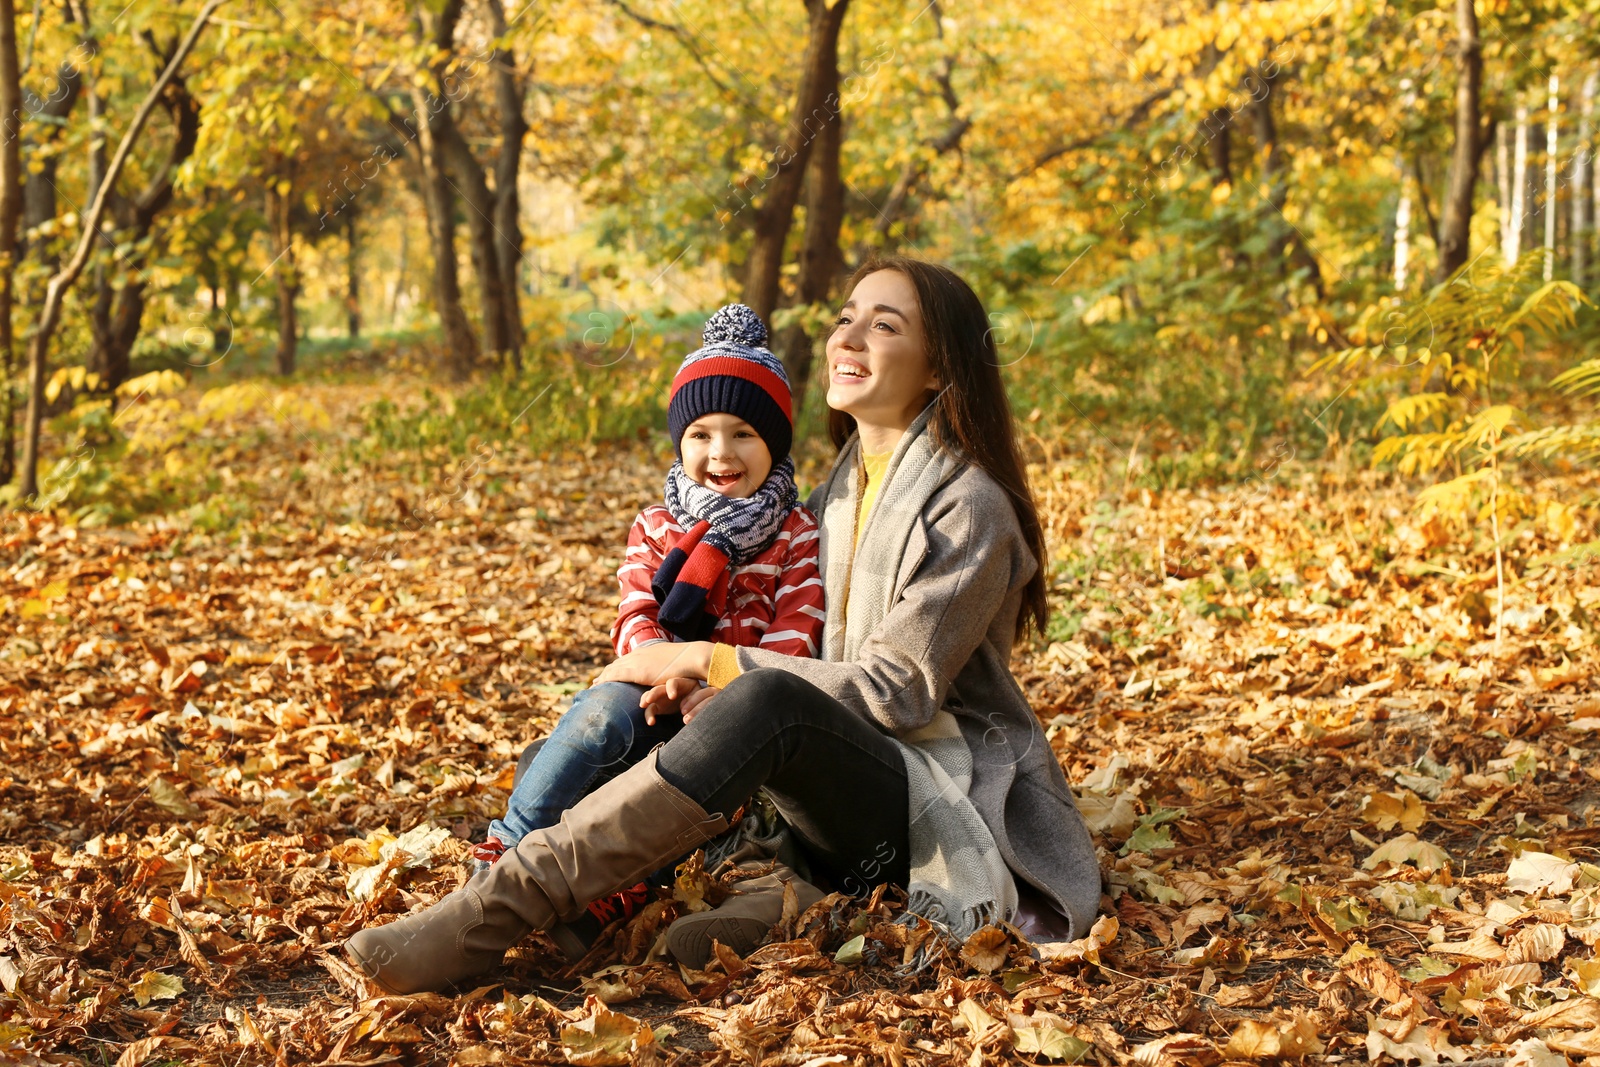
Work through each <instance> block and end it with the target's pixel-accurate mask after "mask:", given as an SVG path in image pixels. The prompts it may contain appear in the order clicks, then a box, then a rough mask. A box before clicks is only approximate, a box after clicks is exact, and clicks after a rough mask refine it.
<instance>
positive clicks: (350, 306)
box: [344, 202, 361, 341]
mask: <svg viewBox="0 0 1600 1067" xmlns="http://www.w3.org/2000/svg"><path fill="white" fill-rule="evenodd" d="M344 234H345V244H346V245H347V250H346V253H345V260H344V272H345V287H344V316H345V324H346V326H347V327H348V328H349V331H350V339H351V340H352V341H354V340H356V339H357V338H359V337H360V336H361V269H360V266H361V264H360V260H359V259H358V258H357V252H356V250H357V247H358V246H357V244H356V206H355V203H354V202H352V203H351V204H350V214H349V216H348V217H346V218H345V220H344Z"/></svg>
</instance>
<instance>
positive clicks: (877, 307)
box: [844, 300, 910, 322]
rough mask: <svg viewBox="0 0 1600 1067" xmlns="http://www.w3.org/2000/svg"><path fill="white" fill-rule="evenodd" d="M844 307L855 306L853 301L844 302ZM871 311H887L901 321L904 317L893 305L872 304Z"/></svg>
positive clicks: (902, 312)
mask: <svg viewBox="0 0 1600 1067" xmlns="http://www.w3.org/2000/svg"><path fill="white" fill-rule="evenodd" d="M844 306H845V307H847V308H853V307H855V306H856V302H855V301H854V300H846V301H845V302H844ZM872 310H873V311H887V312H889V313H891V314H894V315H899V316H900V317H901V318H902V319H904V318H905V317H906V313H905V312H904V311H901V310H900V309H899V308H897V307H895V306H894V305H893V304H873V305H872ZM906 321H908V322H909V321H910V320H909V319H907V320H906Z"/></svg>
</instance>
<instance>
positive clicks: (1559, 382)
mask: <svg viewBox="0 0 1600 1067" xmlns="http://www.w3.org/2000/svg"><path fill="white" fill-rule="evenodd" d="M1550 385H1551V386H1552V387H1553V388H1556V389H1560V390H1561V391H1562V392H1564V393H1569V394H1571V395H1573V396H1588V395H1591V394H1594V393H1600V359H1589V360H1585V361H1584V362H1582V363H1580V364H1578V365H1577V366H1576V367H1572V368H1570V369H1568V370H1564V371H1562V372H1561V373H1560V374H1558V375H1556V376H1555V377H1554V378H1553V379H1551V381H1550Z"/></svg>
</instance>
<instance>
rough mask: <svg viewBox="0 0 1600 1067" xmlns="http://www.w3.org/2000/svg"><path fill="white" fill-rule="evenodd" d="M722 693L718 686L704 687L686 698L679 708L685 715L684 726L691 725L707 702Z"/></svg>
mask: <svg viewBox="0 0 1600 1067" xmlns="http://www.w3.org/2000/svg"><path fill="white" fill-rule="evenodd" d="M720 692H722V690H720V689H718V688H717V687H716V686H713V685H703V686H701V687H700V688H699V689H696V690H695V691H694V692H692V693H690V694H689V695H688V696H686V697H684V698H683V703H682V704H680V705H679V707H678V710H679V711H681V712H682V713H683V724H684V725H685V726H687V725H689V723H690V721H691V720H693V719H694V717H695V716H696V715H698V714H700V709H701V708H703V707H705V703H706V701H708V700H710V699H711V698H712V697H713V696H715V695H716V694H718V693H720Z"/></svg>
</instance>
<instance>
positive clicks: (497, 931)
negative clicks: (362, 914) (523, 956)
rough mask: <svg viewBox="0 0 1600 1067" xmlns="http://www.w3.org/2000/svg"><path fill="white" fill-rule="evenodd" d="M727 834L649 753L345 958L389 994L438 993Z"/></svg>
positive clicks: (367, 933) (354, 943)
mask: <svg viewBox="0 0 1600 1067" xmlns="http://www.w3.org/2000/svg"><path fill="white" fill-rule="evenodd" d="M727 828H728V822H727V820H726V819H724V818H723V817H722V815H721V814H715V815H712V814H707V813H706V811H705V810H704V809H702V808H701V807H700V805H698V804H696V803H695V802H694V801H693V800H691V799H690V798H689V797H687V796H685V795H684V794H683V793H681V792H679V791H678V790H677V789H676V788H674V787H673V786H672V785H670V784H669V783H668V782H667V781H666V779H664V778H662V777H661V775H660V774H659V773H658V772H657V770H656V754H655V753H654V752H652V753H651V754H650V755H649V756H648V757H646V758H645V759H644V760H643V761H642V762H640V763H638V764H636V765H634V766H633V767H630V768H629V769H628V770H626V771H624V772H623V773H622V774H619V775H617V777H615V778H613V779H611V781H609V782H607V783H605V784H604V785H602V786H601V787H600V788H598V789H596V790H595V791H594V792H592V793H590V794H589V795H588V796H586V797H584V798H583V799H582V800H580V801H579V802H578V803H577V804H575V805H574V806H573V807H571V808H569V809H567V811H566V813H565V814H564V815H562V817H561V822H560V823H558V824H557V825H555V826H552V827H549V828H548V829H544V830H535V831H534V832H533V833H531V834H528V835H527V836H525V837H524V838H523V839H522V840H521V841H520V842H519V843H518V844H517V847H516V848H515V849H514V850H510V851H507V852H506V854H505V855H504V856H502V857H501V858H500V861H499V862H498V863H496V864H494V866H492V867H490V868H489V869H488V870H487V871H484V872H482V873H480V874H477V875H474V876H473V877H472V879H471V880H470V881H468V882H467V884H466V885H464V886H462V887H461V888H460V889H458V890H456V891H455V892H454V893H451V894H450V895H449V896H447V897H445V898H444V899H443V900H441V901H439V902H438V903H437V904H435V905H433V906H432V907H430V908H427V909H426V910H424V911H420V912H417V913H415V914H413V915H408V916H406V917H405V918H403V919H401V920H399V921H398V922H392V923H390V924H388V925H387V926H375V927H368V928H367V929H365V930H362V931H361V932H359V933H357V934H356V935H355V936H354V937H352V938H350V940H349V941H347V942H345V953H346V954H347V955H348V956H349V957H350V958H351V960H352V961H354V962H355V964H356V966H357V967H358V968H359V969H360V970H361V973H362V974H364V975H365V976H366V977H368V978H370V979H372V980H373V981H374V982H376V983H377V984H378V985H380V986H382V987H383V988H384V989H387V990H388V991H389V992H391V993H399V994H410V993H418V992H422V991H424V990H439V989H443V988H445V987H446V986H450V985H454V984H455V983H457V982H460V981H463V980H465V979H468V978H472V977H475V976H476V975H479V974H482V973H484V972H485V971H488V970H491V969H493V968H494V967H495V966H497V965H498V964H499V963H500V961H501V959H502V958H503V957H504V955H505V952H506V949H508V948H510V947H511V946H512V945H514V944H516V943H517V942H518V941H520V940H521V939H522V938H523V937H524V936H525V935H526V934H527V933H528V932H529V931H531V930H545V929H548V928H549V927H550V926H551V925H552V924H553V923H555V922H558V921H569V922H570V921H571V920H572V919H575V918H577V917H578V916H579V915H581V914H582V913H583V910H584V908H585V907H586V906H587V905H588V904H589V902H590V901H592V900H595V899H597V898H599V897H602V896H604V895H605V894H607V893H610V892H613V891H615V890H617V889H621V888H623V887H624V886H631V885H633V884H634V883H636V882H638V881H639V879H640V878H642V877H643V876H644V875H646V874H648V873H649V872H650V871H653V870H655V869H656V868H658V867H660V866H661V865H662V864H663V863H666V862H667V861H668V860H673V859H676V858H677V857H678V856H680V855H682V854H683V853H685V852H687V851H689V850H691V849H694V848H698V847H699V846H701V845H703V844H705V843H706V842H707V841H709V840H710V839H711V838H713V837H715V836H717V835H718V834H720V833H722V832H723V831H724V830H726V829H727Z"/></svg>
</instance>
